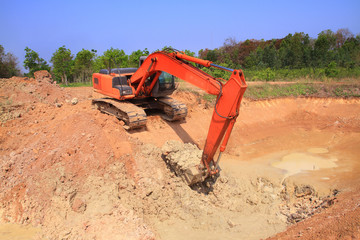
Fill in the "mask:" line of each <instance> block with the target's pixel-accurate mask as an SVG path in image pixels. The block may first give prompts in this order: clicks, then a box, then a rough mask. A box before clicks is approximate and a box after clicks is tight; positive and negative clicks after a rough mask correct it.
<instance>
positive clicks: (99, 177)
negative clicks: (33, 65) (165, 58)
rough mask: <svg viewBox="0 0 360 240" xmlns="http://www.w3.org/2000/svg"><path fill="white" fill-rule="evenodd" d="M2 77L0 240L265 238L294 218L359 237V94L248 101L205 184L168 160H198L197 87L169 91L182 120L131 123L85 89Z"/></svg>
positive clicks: (200, 108) (301, 229)
mask: <svg viewBox="0 0 360 240" xmlns="http://www.w3.org/2000/svg"><path fill="white" fill-rule="evenodd" d="M0 84H1V88H0V96H1V104H2V105H1V107H2V108H1V110H2V115H1V121H2V122H3V123H2V127H1V129H0V144H1V148H0V170H1V175H0V178H1V181H0V189H1V191H0V238H1V239H14V238H15V237H20V235H19V234H23V235H25V236H31V237H34V238H35V239H175V240H180V239H264V238H267V237H270V236H274V235H275V234H277V233H279V232H282V231H285V230H286V229H287V228H288V227H289V226H290V228H289V229H290V230H291V229H293V227H298V228H296V229H297V230H296V231H295V233H294V234H295V235H294V234H293V232H291V231H290V230H288V231H290V232H289V234H288V235H287V236H288V238H287V239H294V238H295V237H298V236H300V235H299V233H301V236H300V237H303V236H306V235H305V233H308V232H312V231H313V232H316V231H317V230H318V229H320V227H321V226H334V224H335V225H336V226H337V227H336V228H331V227H326V229H327V230H326V231H325V230H324V229H323V230H322V231H320V232H325V233H326V234H328V235H321V233H320V235H310V237H304V239H313V238H325V239H326V238H330V237H331V236H338V234H342V236H344V237H346V236H349V237H351V236H355V237H357V236H358V235H357V234H358V230H356V226H358V225H356V224H357V223H358V222H359V219H358V217H357V216H359V215H360V214H357V213H358V211H359V208H358V207H357V206H358V199H359V198H358V197H357V195H356V193H357V192H358V191H357V190H358V189H359V187H360V183H359V178H358V176H359V174H360V162H359V159H358V156H360V149H359V147H358V146H359V145H360V119H359V116H360V107H359V106H360V102H359V101H358V100H343V99H305V98H300V99H292V98H287V99H275V100H268V101H257V102H256V101H255V102H252V101H247V100H246V99H245V100H244V101H243V103H242V107H241V112H240V116H239V118H238V122H237V123H236V125H235V127H234V129H233V132H232V136H231V138H230V140H229V143H228V146H227V149H226V151H225V152H224V154H223V157H222V160H221V163H220V167H221V169H222V171H221V172H220V176H219V177H218V178H217V179H211V180H209V181H206V182H205V183H204V184H203V185H202V186H201V188H200V187H189V186H188V185H187V184H186V183H184V181H183V179H182V178H181V177H180V176H179V174H175V171H174V172H172V171H171V170H169V167H168V165H167V163H166V161H172V162H173V163H176V164H178V165H180V166H194V165H196V164H198V163H199V162H198V161H199V160H200V158H201V150H199V149H198V148H197V147H195V145H196V146H200V148H202V147H203V146H204V143H205V138H206V134H207V130H208V127H209V122H210V119H211V115H212V108H209V107H208V105H207V104H205V103H203V102H201V101H200V100H199V99H198V98H197V95H194V94H191V93H186V92H178V93H176V94H175V96H174V98H177V99H179V100H180V101H183V102H185V103H186V104H187V106H188V108H189V113H188V117H187V118H186V120H184V121H181V122H174V123H172V122H171V123H169V122H166V121H164V120H162V119H161V117H160V116H157V115H153V116H149V118H148V123H147V128H146V129H139V130H133V131H130V132H127V131H125V130H124V129H123V128H122V127H121V124H120V123H119V121H118V120H117V119H116V118H113V117H111V116H108V115H105V114H101V113H99V112H98V111H97V110H96V109H93V108H92V107H91V99H92V98H97V97H99V96H95V95H93V93H92V89H91V88H74V89H62V88H59V87H58V86H56V85H54V84H51V81H48V80H46V79H45V80H44V79H39V80H32V79H19V78H13V79H5V80H1V81H0ZM73 98H77V100H78V102H77V104H72V103H71V100H72V99H73ZM199 102H200V105H199ZM169 140H172V141H169ZM184 143H185V144H184ZM176 149H177V150H176ZM180 150H181V151H180ZM164 153H167V154H164ZM164 155H166V156H165V157H164ZM164 159H165V161H164ZM299 163H302V164H303V165H299ZM184 164H185V165H184ZM179 169H180V170H182V171H183V170H184V168H182V167H179ZM352 213H353V215H351V214H352ZM349 214H350V215H349ZM323 215H324V217H323V218H321V219H319V218H318V216H323ZM310 216H311V219H309V217H310ZM317 219H318V220H317ZM344 219H345V220H344ZM308 220H311V221H312V222H311V224H310V225H309V224H308V225H306V224H307V222H308ZM331 221H335V222H331ZM327 223H329V225H326V224H327ZM353 226H355V227H353ZM15 232H17V233H18V235H16V233H15ZM317 232H319V231H317ZM290 233H291V234H290ZM14 234H15V235H14ZM285 234H286V233H285ZM8 236H11V238H6V237H8ZM311 236H312V237H311ZM314 236H315V237H314ZM285 239H286V238H285Z"/></svg>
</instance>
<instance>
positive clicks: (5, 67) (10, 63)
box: [0, 45, 20, 78]
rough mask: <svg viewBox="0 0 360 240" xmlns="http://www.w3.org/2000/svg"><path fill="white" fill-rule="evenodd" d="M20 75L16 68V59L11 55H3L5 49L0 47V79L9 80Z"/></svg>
mask: <svg viewBox="0 0 360 240" xmlns="http://www.w3.org/2000/svg"><path fill="white" fill-rule="evenodd" d="M18 75H20V70H19V68H18V66H17V58H16V57H15V56H14V55H13V54H12V53H5V49H4V47H3V46H2V45H0V78H10V77H12V76H18Z"/></svg>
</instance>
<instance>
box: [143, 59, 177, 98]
mask: <svg viewBox="0 0 360 240" xmlns="http://www.w3.org/2000/svg"><path fill="white" fill-rule="evenodd" d="M146 58H147V56H141V57H140V59H139V67H140V66H141V65H142V64H143V62H144V61H145V59H146ZM154 77H155V74H154V75H153V76H151V77H150V79H149V83H150V82H152V80H153V78H154ZM176 87H177V86H176V85H175V77H174V76H173V75H171V74H169V73H167V72H162V73H161V74H160V76H159V80H158V81H157V83H156V84H155V86H154V88H153V89H152V92H151V96H153V97H165V96H168V95H171V94H172V93H173V92H174V91H175V90H176Z"/></svg>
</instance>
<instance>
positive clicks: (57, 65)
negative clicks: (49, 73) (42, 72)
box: [51, 46, 74, 85]
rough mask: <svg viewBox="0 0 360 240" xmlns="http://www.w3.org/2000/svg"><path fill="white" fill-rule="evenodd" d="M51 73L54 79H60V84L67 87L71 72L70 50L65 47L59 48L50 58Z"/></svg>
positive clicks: (71, 59)
mask: <svg viewBox="0 0 360 240" xmlns="http://www.w3.org/2000/svg"><path fill="white" fill-rule="evenodd" d="M51 62H52V64H53V72H54V74H55V78H56V79H61V82H62V83H65V84H66V85H68V78H69V76H71V74H72V72H73V66H74V61H73V55H71V51H70V49H67V48H66V47H65V46H62V47H59V48H58V49H57V50H56V52H55V53H54V54H53V56H52V58H51Z"/></svg>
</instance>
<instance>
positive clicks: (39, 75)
mask: <svg viewBox="0 0 360 240" xmlns="http://www.w3.org/2000/svg"><path fill="white" fill-rule="evenodd" d="M34 77H35V80H36V81H38V82H43V81H47V82H50V83H52V81H53V80H52V76H51V74H50V73H49V72H48V71H46V70H40V71H36V72H34Z"/></svg>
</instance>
